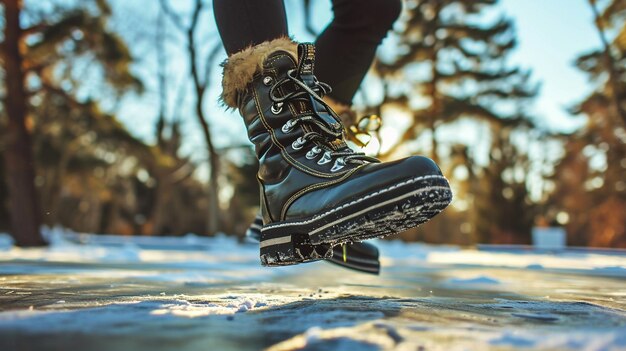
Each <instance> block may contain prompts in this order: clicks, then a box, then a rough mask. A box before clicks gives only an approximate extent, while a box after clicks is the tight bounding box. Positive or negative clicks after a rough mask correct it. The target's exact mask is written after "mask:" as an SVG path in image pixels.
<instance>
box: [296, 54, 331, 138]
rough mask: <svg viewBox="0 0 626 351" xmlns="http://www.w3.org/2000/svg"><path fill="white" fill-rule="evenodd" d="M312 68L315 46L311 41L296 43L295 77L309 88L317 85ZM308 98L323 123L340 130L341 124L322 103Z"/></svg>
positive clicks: (313, 66) (313, 65) (310, 97)
mask: <svg viewBox="0 0 626 351" xmlns="http://www.w3.org/2000/svg"><path fill="white" fill-rule="evenodd" d="M314 68H315V46H313V44H311V43H301V44H298V67H297V68H296V77H297V78H298V79H299V80H301V81H302V82H303V83H304V84H306V85H307V86H308V87H309V88H311V89H313V88H314V87H315V86H316V85H317V79H316V78H315V75H314V72H313V71H314ZM309 99H310V101H311V108H312V109H313V111H314V112H315V114H316V115H318V116H319V117H320V119H321V120H322V121H323V122H324V124H326V125H327V126H328V127H329V128H330V129H332V130H341V128H342V127H341V124H340V123H339V122H338V121H337V119H336V118H334V117H333V116H332V115H331V114H330V113H329V112H328V110H326V108H325V107H324V105H322V104H321V103H319V102H318V101H317V100H315V99H314V98H313V97H312V96H309Z"/></svg>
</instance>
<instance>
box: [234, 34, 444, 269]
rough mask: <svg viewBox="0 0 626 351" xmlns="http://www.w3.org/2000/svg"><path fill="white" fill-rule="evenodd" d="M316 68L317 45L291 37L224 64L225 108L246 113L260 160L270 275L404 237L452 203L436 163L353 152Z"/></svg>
mask: <svg viewBox="0 0 626 351" xmlns="http://www.w3.org/2000/svg"><path fill="white" fill-rule="evenodd" d="M314 65H315V51H314V47H313V45H312V44H299V45H296V44H295V43H293V42H292V41H291V40H290V39H289V38H280V39H275V40H272V41H269V42H265V43H262V44H259V45H256V46H253V47H250V48H247V49H245V50H243V51H240V52H238V53H236V54H234V55H232V56H230V57H229V58H228V60H227V61H226V62H225V63H224V65H223V66H224V77H223V81H222V84H223V94H222V99H223V101H224V102H225V103H226V104H227V105H228V106H230V107H234V108H238V109H239V112H240V113H241V115H242V116H243V119H244V123H245V125H246V128H247V130H248V137H249V139H250V141H251V142H252V143H253V144H254V145H255V150H256V155H257V157H258V159H259V172H258V174H257V178H258V181H259V184H260V188H261V213H262V215H263V223H264V226H263V228H262V230H261V242H260V249H261V263H262V264H263V265H266V266H277V265H285V264H294V263H300V262H305V261H307V260H310V259H318V258H320V257H317V258H316V257H315V256H316V255H318V254H319V255H321V256H324V257H331V255H332V247H333V246H335V245H339V244H343V243H348V242H359V241H362V240H366V239H370V238H376V237H383V236H387V235H389V234H394V233H398V232H401V231H404V230H406V229H409V228H412V227H415V226H417V225H420V224H421V223H424V222H426V221H427V220H429V219H430V218H432V217H433V216H435V215H436V214H438V213H439V212H441V211H442V210H443V209H444V208H445V207H446V206H447V205H448V204H449V203H450V201H451V199H452V192H451V191H450V187H449V184H448V182H447V180H446V179H445V178H444V177H443V176H442V174H441V171H440V170H439V167H437V165H436V164H435V163H434V162H433V161H432V160H430V159H428V158H425V157H419V156H415V157H408V158H405V159H402V160H398V161H394V162H387V163H380V162H379V161H378V160H376V159H375V158H372V157H368V156H365V155H364V154H362V153H356V152H354V151H353V150H351V149H350V148H349V147H348V146H347V145H346V144H345V140H344V135H343V132H344V128H343V125H342V124H341V121H340V119H339V117H338V116H337V114H336V113H335V112H334V111H332V110H331V109H330V108H329V107H328V105H327V104H326V103H325V102H324V100H323V99H322V97H323V96H324V95H325V94H327V93H329V92H330V87H329V86H328V85H327V84H325V83H322V82H319V81H318V80H317V78H316V77H315V75H314V74H313V71H314ZM311 248H314V251H315V252H309V251H310V250H311ZM306 250H309V251H307V252H304V251H306ZM320 251H321V252H320Z"/></svg>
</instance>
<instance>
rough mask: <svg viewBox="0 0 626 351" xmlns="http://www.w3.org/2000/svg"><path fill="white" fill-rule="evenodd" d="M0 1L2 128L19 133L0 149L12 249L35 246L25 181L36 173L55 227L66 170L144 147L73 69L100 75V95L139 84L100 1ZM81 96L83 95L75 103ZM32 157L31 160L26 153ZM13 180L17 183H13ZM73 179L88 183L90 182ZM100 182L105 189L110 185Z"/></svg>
mask: <svg viewBox="0 0 626 351" xmlns="http://www.w3.org/2000/svg"><path fill="white" fill-rule="evenodd" d="M3 4H4V5H5V19H6V22H7V24H9V23H11V25H10V26H9V25H7V26H6V28H5V31H6V32H8V34H9V35H5V38H6V39H5V42H4V43H3V67H2V68H3V70H2V71H3V72H2V73H3V74H4V76H6V77H7V79H6V82H7V86H6V98H5V102H4V103H5V106H7V112H8V117H9V118H8V119H9V120H10V121H13V122H11V123H12V124H9V128H8V129H9V130H10V131H11V132H10V133H13V135H19V136H20V137H19V138H10V140H16V141H19V142H18V143H15V144H14V145H18V144H19V147H17V148H16V147H13V148H12V147H8V148H7V149H6V150H5V151H4V156H5V157H4V158H5V161H6V162H5V163H6V168H7V171H6V173H7V176H6V178H7V180H8V184H9V189H11V191H12V193H11V199H10V201H9V204H10V207H11V218H12V220H13V222H14V225H13V228H14V229H13V234H14V235H15V237H16V241H17V244H18V245H32V244H33V243H35V244H41V243H42V242H41V240H40V238H39V234H38V230H39V224H40V220H39V218H40V214H41V213H40V210H39V206H38V204H37V199H38V197H39V195H38V194H37V189H36V188H35V186H34V184H32V183H33V180H34V177H35V174H37V176H38V178H39V179H41V180H43V184H41V192H42V194H41V197H42V198H43V203H44V206H43V207H44V208H45V212H46V214H47V216H46V223H48V224H54V223H56V221H57V219H58V215H59V213H60V212H62V211H61V209H63V207H61V206H60V203H59V199H60V198H59V193H60V191H61V187H62V186H67V184H68V179H66V176H67V175H68V174H69V173H72V172H73V173H75V174H78V173H81V172H82V173H81V175H83V176H84V175H86V174H87V175H89V174H93V171H94V169H97V168H98V167H99V166H102V165H107V166H111V165H112V163H111V161H109V162H105V160H103V159H102V155H103V153H105V152H106V153H109V154H117V155H118V156H123V154H124V151H123V150H130V149H134V150H135V151H136V152H139V153H141V152H145V150H146V148H145V146H144V144H143V143H142V142H140V141H138V140H137V139H136V138H134V137H133V136H131V135H130V134H129V133H128V131H126V129H125V128H124V127H123V126H122V125H121V124H120V123H119V122H118V121H117V120H116V119H115V118H114V117H113V116H111V115H109V114H107V113H105V112H103V111H101V110H100V108H99V106H98V104H97V103H96V102H95V101H94V100H92V99H91V98H85V97H84V95H85V91H89V88H90V87H91V88H92V89H93V88H95V86H94V84H95V83H93V82H92V81H91V79H90V78H93V77H92V76H90V77H88V78H86V77H84V76H82V75H81V73H80V72H77V71H76V67H79V66H80V65H81V64H82V65H83V67H84V66H85V65H89V67H90V69H89V70H88V72H100V81H101V83H100V84H101V86H100V88H102V89H97V90H98V93H99V94H102V95H104V94H105V92H107V90H108V91H111V92H113V93H114V94H121V93H123V92H125V91H128V90H135V91H140V90H141V83H140V82H139V81H138V80H137V79H136V78H135V77H134V76H133V75H132V74H131V73H130V70H129V65H130V63H131V62H132V57H131V56H130V54H129V51H128V49H127V47H126V45H125V43H124V42H123V41H122V40H121V39H120V38H119V37H118V36H117V35H116V34H115V33H113V32H111V31H110V29H109V28H108V26H107V21H108V18H109V17H110V15H111V11H110V8H109V7H108V5H107V3H106V2H105V1H103V0H94V1H89V2H82V3H80V4H74V5H70V6H67V7H63V6H57V7H55V8H54V10H53V11H51V10H48V11H51V12H49V13H46V10H43V9H40V8H38V7H37V6H38V4H37V3H33V4H31V5H30V6H31V7H30V8H22V7H21V2H20V1H8V0H7V1H3ZM22 27H23V28H22ZM16 33H17V35H16ZM5 44H6V45H5ZM10 47H13V49H11V48H10ZM16 47H17V48H19V50H18V49H16ZM94 63H95V64H94ZM81 92H82V95H83V97H82V98H79V97H78V96H79V95H81V94H80V93H81ZM16 111H17V112H16ZM20 120H21V121H20ZM14 122H16V123H14ZM14 126H18V128H15V127H14ZM26 126H29V129H26ZM16 131H17V132H16ZM31 140H32V141H31ZM116 144H117V145H116ZM16 150H17V152H16ZM31 152H34V157H33V156H32V155H29V153H31ZM33 159H34V160H35V161H36V162H34V161H33ZM20 163H21V164H26V165H28V167H30V170H28V169H27V168H28V167H27V168H24V167H22V165H20ZM35 164H37V166H38V167H37V172H36V173H35V168H34V165H35ZM68 172H69V173H68ZM85 173H86V174H85ZM16 178H19V182H21V183H19V184H17V185H16V180H15V179H16ZM78 179H82V180H84V181H88V180H89V179H93V177H82V178H78ZM101 181H102V186H103V187H106V183H105V182H107V181H109V180H105V179H101ZM85 193H86V194H93V193H98V192H93V191H89V190H87V191H85ZM16 198H17V199H19V201H15V199H16ZM25 204H27V206H25ZM92 212H93V211H92ZM94 213H95V212H94ZM95 222H98V221H97V220H96V221H95ZM95 222H94V223H95ZM96 224H99V223H96ZM94 225H95V224H94ZM25 233H26V234H25ZM33 238H34V239H33Z"/></svg>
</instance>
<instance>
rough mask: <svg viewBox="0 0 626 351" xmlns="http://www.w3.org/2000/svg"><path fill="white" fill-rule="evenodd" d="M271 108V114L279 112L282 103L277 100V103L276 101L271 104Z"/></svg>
mask: <svg viewBox="0 0 626 351" xmlns="http://www.w3.org/2000/svg"><path fill="white" fill-rule="evenodd" d="M271 110H272V113H273V114H275V115H277V114H279V113H280V112H281V111H282V110H283V103H282V102H279V103H277V104H275V105H272V108H271Z"/></svg>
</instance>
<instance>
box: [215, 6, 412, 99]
mask: <svg viewBox="0 0 626 351" xmlns="http://www.w3.org/2000/svg"><path fill="white" fill-rule="evenodd" d="M213 7H214V13H215V20H216V22H217V27H218V30H219V32H220V36H221V37H222V42H223V43H224V47H225V48H226V52H227V53H228V55H229V56H230V55H232V54H234V53H236V52H238V51H241V50H242V49H244V48H246V47H248V46H251V45H257V44H260V43H262V42H264V41H268V40H272V39H276V38H278V37H281V36H287V35H288V28H287V18H286V13H285V5H284V3H283V0H262V1H261V0H213ZM401 8H402V4H401V0H333V13H334V18H333V20H332V22H331V23H330V24H329V25H328V26H327V27H326V29H324V31H323V32H322V33H321V34H320V36H319V37H318V38H317V41H316V43H315V46H316V55H315V56H316V69H315V71H316V76H317V77H318V78H319V79H320V80H321V81H323V82H326V83H328V84H330V86H331V87H332V88H333V92H332V93H331V94H330V95H331V97H332V98H333V99H334V100H336V101H337V102H340V103H342V104H345V105H350V104H351V103H352V98H353V97H354V94H355V93H356V91H357V90H358V88H359V85H360V84H361V82H362V81H363V77H365V74H366V73H367V71H368V69H369V67H370V65H371V64H372V60H373V59H374V55H375V53H376V48H377V47H378V45H379V44H380V43H381V42H382V40H383V38H384V37H385V36H386V35H387V32H388V31H389V29H390V28H391V25H392V24H393V22H394V21H395V20H396V19H397V18H398V15H399V14H400V10H401Z"/></svg>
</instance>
